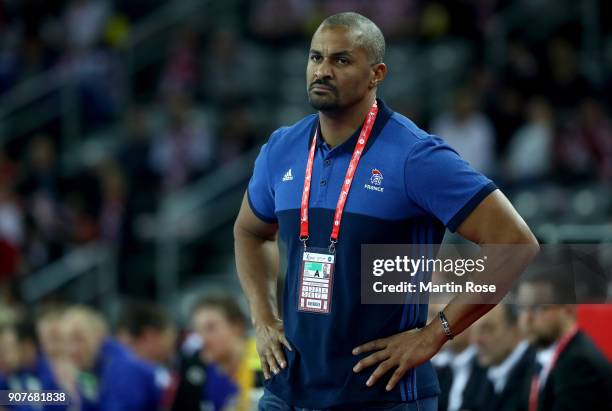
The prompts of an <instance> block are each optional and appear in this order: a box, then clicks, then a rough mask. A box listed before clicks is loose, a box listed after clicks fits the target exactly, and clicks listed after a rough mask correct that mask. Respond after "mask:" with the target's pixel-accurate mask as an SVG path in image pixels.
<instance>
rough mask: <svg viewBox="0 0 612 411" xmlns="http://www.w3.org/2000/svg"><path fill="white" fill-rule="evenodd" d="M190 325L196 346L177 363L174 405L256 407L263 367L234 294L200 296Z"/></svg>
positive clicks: (220, 410) (245, 410)
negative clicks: (180, 362)
mask: <svg viewBox="0 0 612 411" xmlns="http://www.w3.org/2000/svg"><path fill="white" fill-rule="evenodd" d="M191 328H192V331H193V336H195V341H196V347H197V349H196V350H195V351H196V353H195V354H194V355H191V356H188V358H187V359H186V361H184V363H183V364H182V365H181V373H180V374H181V380H180V382H179V388H178V390H177V395H176V399H175V402H174V405H173V410H179V409H180V410H182V411H189V410H192V409H193V410H196V409H197V410H200V409H206V410H212V411H230V410H231V411H249V410H252V409H256V404H257V401H258V399H259V397H260V396H261V393H262V392H263V390H262V386H263V373H262V370H261V364H260V361H259V356H258V355H257V351H256V348H255V339H254V338H252V337H249V335H248V322H247V317H246V316H245V315H244V313H243V311H242V309H241V308H240V305H239V304H238V303H237V301H236V299H235V298H233V297H230V296H209V297H204V298H201V299H199V300H198V301H197V302H196V303H195V304H194V306H193V308H192V311H191ZM191 341H192V342H193V339H192V340H191Z"/></svg>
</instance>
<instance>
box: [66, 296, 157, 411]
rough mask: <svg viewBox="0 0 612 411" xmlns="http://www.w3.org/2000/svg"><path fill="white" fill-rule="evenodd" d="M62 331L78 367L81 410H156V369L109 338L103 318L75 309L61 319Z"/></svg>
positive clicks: (96, 313) (67, 312)
mask: <svg viewBox="0 0 612 411" xmlns="http://www.w3.org/2000/svg"><path fill="white" fill-rule="evenodd" d="M62 323H63V332H64V333H65V337H64V338H66V341H67V348H68V351H69V354H70V357H71V359H72V361H74V363H75V365H76V366H77V367H78V368H79V371H80V372H79V375H78V382H77V384H78V389H79V394H80V404H81V408H80V409H81V410H82V411H116V410H125V411H128V410H130V411H155V410H157V409H159V407H160V402H161V389H160V387H159V386H158V384H157V380H156V376H155V367H154V366H153V365H152V364H150V363H148V362H146V361H144V360H142V359H140V358H138V357H137V356H136V354H134V353H133V352H132V351H131V350H130V349H129V348H128V347H126V346H125V345H123V344H121V343H120V342H118V341H117V340H116V339H114V338H112V337H111V336H110V335H109V332H108V326H107V324H106V321H105V320H104V318H103V317H102V316H101V315H100V314H99V313H98V312H96V311H95V310H93V309H92V308H89V307H86V306H74V307H70V308H68V309H67V310H66V312H65V314H64V316H63V320H62Z"/></svg>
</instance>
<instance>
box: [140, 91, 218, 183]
mask: <svg viewBox="0 0 612 411" xmlns="http://www.w3.org/2000/svg"><path fill="white" fill-rule="evenodd" d="M166 104H167V105H166V109H167V110H168V124H167V126H166V129H165V130H164V131H163V133H162V134H161V135H160V136H159V137H158V138H157V139H156V140H155V141H154V142H153V149H152V152H151V163H152V166H153V168H154V169H155V171H156V172H157V173H158V174H159V175H160V176H161V178H162V188H163V190H164V191H165V192H172V191H176V190H178V189H180V188H182V187H184V186H185V185H186V184H187V183H190V182H191V181H193V180H194V179H195V178H196V177H199V176H201V175H202V174H203V173H204V172H205V171H207V170H208V169H209V168H210V167H211V166H212V160H213V157H212V156H213V146H212V136H211V135H210V133H209V130H208V129H207V128H206V126H205V124H204V123H203V121H202V119H201V118H199V117H198V116H197V115H196V114H197V113H196V112H195V110H194V109H193V106H192V102H191V99H190V98H189V97H188V96H186V95H179V94H174V95H172V96H168V97H167V98H166Z"/></svg>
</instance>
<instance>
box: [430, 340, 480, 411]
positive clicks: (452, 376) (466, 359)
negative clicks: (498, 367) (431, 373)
mask: <svg viewBox="0 0 612 411" xmlns="http://www.w3.org/2000/svg"><path fill="white" fill-rule="evenodd" d="M471 338H472V335H471V332H470V331H466V332H464V333H462V334H460V335H458V336H456V337H455V338H453V339H452V340H451V341H448V342H447V343H446V344H444V350H443V351H440V352H439V353H438V354H437V355H436V356H434V357H433V358H432V359H431V362H432V364H433V366H434V368H435V370H436V373H437V374H438V381H439V382H440V396H439V398H438V410H440V411H459V410H462V411H463V410H469V411H485V410H486V411H488V408H483V407H482V404H481V401H480V397H481V396H480V395H479V394H480V392H481V391H482V390H483V388H484V387H486V385H487V384H486V383H487V380H486V378H487V376H486V370H485V369H484V368H483V367H481V366H480V365H479V364H478V361H477V358H476V357H477V349H476V346H475V345H474V344H472V343H471Z"/></svg>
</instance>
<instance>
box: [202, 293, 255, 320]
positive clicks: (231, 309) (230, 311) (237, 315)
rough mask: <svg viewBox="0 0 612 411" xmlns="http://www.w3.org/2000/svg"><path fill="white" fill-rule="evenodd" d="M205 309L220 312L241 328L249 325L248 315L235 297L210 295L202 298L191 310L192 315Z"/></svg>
mask: <svg viewBox="0 0 612 411" xmlns="http://www.w3.org/2000/svg"><path fill="white" fill-rule="evenodd" d="M205 308H214V309H218V310H220V311H221V312H222V313H223V315H224V316H225V318H226V319H227V320H228V321H229V322H230V323H232V324H239V325H241V326H246V325H247V318H246V315H245V314H244V312H243V311H242V308H241V307H240V304H238V301H237V300H236V298H235V297H232V296H229V295H208V296H205V297H201V298H199V299H198V300H197V301H196V302H195V304H194V305H193V307H192V308H191V315H192V316H193V315H194V314H195V313H196V312H198V311H200V310H202V309H205Z"/></svg>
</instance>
